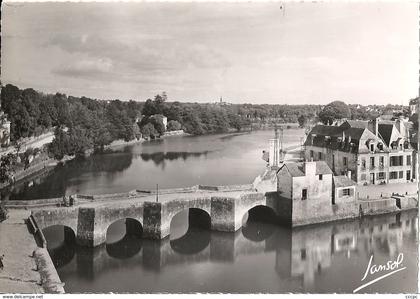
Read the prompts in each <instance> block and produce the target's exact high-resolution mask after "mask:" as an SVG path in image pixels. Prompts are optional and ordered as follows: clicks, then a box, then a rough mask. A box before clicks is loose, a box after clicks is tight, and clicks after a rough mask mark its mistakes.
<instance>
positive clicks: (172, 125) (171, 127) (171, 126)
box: [167, 120, 182, 131]
mask: <svg viewBox="0 0 420 299" xmlns="http://www.w3.org/2000/svg"><path fill="white" fill-rule="evenodd" d="M167 127H168V131H178V130H181V127H182V126H181V124H180V123H179V122H178V121H176V120H170V121H168V126H167Z"/></svg>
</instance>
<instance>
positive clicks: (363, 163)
mask: <svg viewBox="0 0 420 299" xmlns="http://www.w3.org/2000/svg"><path fill="white" fill-rule="evenodd" d="M362 169H366V159H365V158H362Z"/></svg>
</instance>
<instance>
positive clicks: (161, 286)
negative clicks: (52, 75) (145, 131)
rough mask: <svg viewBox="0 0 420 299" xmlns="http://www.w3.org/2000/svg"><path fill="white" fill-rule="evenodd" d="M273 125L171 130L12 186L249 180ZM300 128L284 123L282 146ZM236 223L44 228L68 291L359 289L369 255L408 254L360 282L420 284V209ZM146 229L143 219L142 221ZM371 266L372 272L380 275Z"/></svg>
mask: <svg viewBox="0 0 420 299" xmlns="http://www.w3.org/2000/svg"><path fill="white" fill-rule="evenodd" d="M272 136H273V132H272V131H256V132H251V133H245V134H223V135H211V136H199V137H173V138H167V139H164V140H157V141H153V142H147V143H142V144H137V145H131V146H125V147H121V148H120V149H117V150H115V151H114V152H112V153H107V154H102V155H93V156H91V157H88V158H85V159H79V160H74V161H70V162H68V163H66V164H65V165H64V166H59V167H57V168H56V169H54V170H53V171H51V172H49V173H48V174H45V175H44V176H42V177H38V178H36V179H31V180H27V181H26V182H23V183H21V184H18V185H16V186H15V187H14V189H13V190H8V191H7V193H6V195H7V196H8V197H10V198H11V199H39V198H51V197H60V196H63V195H64V194H73V193H79V194H100V193H116V192H126V191H129V190H133V189H154V188H156V184H159V187H160V188H171V187H182V186H191V185H196V184H205V185H228V184H247V183H251V182H252V180H253V179H254V178H255V176H257V175H258V174H260V173H261V172H262V171H263V170H264V167H265V162H264V161H263V160H262V159H261V156H262V151H263V150H266V149H267V147H268V139H269V138H272ZM302 136H303V131H302V130H296V129H292V130H285V131H284V147H285V148H288V147H290V146H292V145H293V144H299V143H300V142H301V138H302ZM244 223H245V225H244V227H243V228H241V229H240V230H239V231H237V232H236V233H220V232H212V231H210V230H208V229H203V228H200V227H196V226H194V224H193V223H188V211H184V212H181V213H179V214H177V215H176V216H175V217H174V219H173V220H172V222H171V228H170V230H171V234H170V238H167V239H165V240H163V241H150V240H143V239H142V238H141V237H139V236H133V235H126V234H125V224H124V221H118V222H116V223H114V224H113V225H111V227H110V228H109V229H108V232H107V243H106V244H104V245H102V246H99V247H97V248H94V249H88V248H82V247H79V246H77V245H76V244H75V241H74V235H73V236H72V235H71V234H70V236H69V234H65V233H64V228H63V227H60V226H56V227H50V228H47V229H45V230H44V233H45V236H46V238H47V242H48V249H49V252H50V255H51V257H52V259H53V262H54V264H55V265H56V267H57V271H58V273H59V275H60V278H61V279H62V281H63V282H64V283H65V290H66V292H69V293H103V292H105V293H106V292H130V293H160V292H170V293H180V292H187V293H194V292H224V293H286V292H314V293H331V292H350V293H351V292H352V291H353V290H354V289H356V288H357V287H359V286H360V285H362V284H363V283H364V282H362V281H361V279H362V277H363V275H364V273H365V271H366V267H367V265H368V262H369V259H370V257H371V256H372V255H373V256H374V259H373V261H374V262H375V263H376V264H380V263H386V262H387V261H388V260H393V259H396V258H397V257H398V255H399V254H400V253H402V254H403V256H404V260H403V265H404V266H405V267H406V269H404V270H403V271H400V272H398V273H396V274H394V275H393V276H390V277H387V278H385V279H383V280H381V281H378V282H377V283H375V284H372V285H370V286H368V287H366V288H365V289H363V290H361V291H360V292H362V293H363V292H370V293H371V292H380V293H385V292H389V293H402V292H403V293H406V292H416V291H417V257H418V249H417V248H418V247H417V244H418V228H417V224H418V216H417V211H406V212H402V213H399V214H389V215H383V216H375V217H367V218H363V219H356V220H349V221H339V222H332V223H326V224H320V225H313V226H309V227H303V228H296V229H290V228H285V227H281V226H278V225H273V224H269V223H260V222H258V221H256V220H255V219H253V218H252V217H249V219H247V220H246V219H244ZM140 229H141V227H140ZM376 277H378V275H376V276H375V275H373V276H372V277H369V278H368V279H366V281H368V280H371V279H374V278H376Z"/></svg>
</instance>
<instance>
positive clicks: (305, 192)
mask: <svg viewBox="0 0 420 299" xmlns="http://www.w3.org/2000/svg"><path fill="white" fill-rule="evenodd" d="M307 198H308V189H302V200H306V199H307Z"/></svg>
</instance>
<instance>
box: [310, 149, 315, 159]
mask: <svg viewBox="0 0 420 299" xmlns="http://www.w3.org/2000/svg"><path fill="white" fill-rule="evenodd" d="M309 153H310V156H311V158H313V157H314V151H313V150H311V151H310V152H309Z"/></svg>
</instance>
